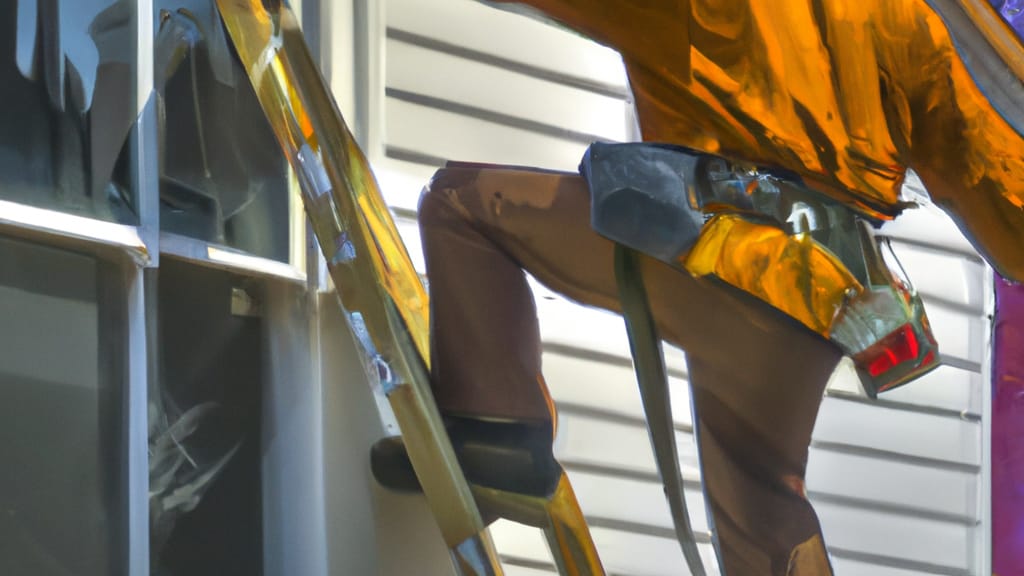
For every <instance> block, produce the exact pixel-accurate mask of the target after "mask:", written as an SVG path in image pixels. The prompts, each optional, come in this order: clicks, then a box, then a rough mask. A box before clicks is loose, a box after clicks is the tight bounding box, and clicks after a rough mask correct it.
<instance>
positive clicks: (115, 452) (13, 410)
mask: <svg viewBox="0 0 1024 576" xmlns="http://www.w3.org/2000/svg"><path fill="white" fill-rule="evenodd" d="M111 276H114V275H111V274H105V273H104V270H103V265H102V264H100V263H98V262H97V261H96V260H94V259H92V258H90V257H87V256H81V255H78V254H73V253H70V252H65V251H61V250H55V249H50V248H44V247H40V246H34V245H31V244H27V243H23V242H20V241H14V240H10V239H5V238H2V237H0V318H2V319H3V321H2V322H0V462H2V465H0V466H2V470H3V472H2V473H0V574H11V575H15V574H32V575H33V576H49V575H53V576H58V575H59V576H64V575H67V574H75V575H76V576H106V575H108V574H123V573H124V566H123V562H122V559H123V558H124V550H125V537H124V526H125V523H124V520H123V519H124V510H125V505H124V503H125V502H126V496H125V491H124V489H123V487H124V482H123V478H124V476H123V470H124V469H125V468H124V465H123V463H124V459H123V457H122V454H123V450H122V446H123V443H122V441H121V438H122V430H123V428H122V424H121V423H122V421H123V419H122V410H121V398H122V390H123V385H122V383H123V374H122V373H121V371H120V370H119V369H118V368H117V367H118V366H120V365H121V363H119V362H116V361H115V360H116V359H117V358H123V354H124V347H123V345H122V344H123V335H124V332H123V330H122V328H121V326H120V325H119V324H118V323H117V318H118V317H119V314H118V313H117V308H118V306H117V305H116V304H113V302H112V298H114V297H116V296H117V295H116V294H111V293H110V292H111V290H110V287H109V286H107V283H106V281H105V279H109V278H110V277H111ZM114 277H116V276H114ZM122 297H123V295H122Z"/></svg>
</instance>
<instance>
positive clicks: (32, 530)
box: [0, 0, 323, 576]
mask: <svg viewBox="0 0 1024 576" xmlns="http://www.w3.org/2000/svg"><path fill="white" fill-rule="evenodd" d="M137 6H143V7H144V8H143V9H142V12H140V11H139V9H138V8H137ZM150 8H152V9H150ZM0 18H2V22H3V23H2V24H0V27H3V29H4V31H5V32H6V34H4V35H3V37H4V38H5V40H4V41H3V42H2V43H0V99H2V100H0V101H2V102H3V103H4V106H3V107H2V109H0V462H2V463H3V464H2V467H3V473H2V474H0V574H33V575H35V574H39V575H42V576H46V575H50V574H52V575H54V576H57V575H65V574H76V575H83V576H89V575H107V574H127V575H128V576H145V575H147V574H150V573H152V574H161V576H174V575H178V574H188V575H193V574H195V575H200V576H201V575H202V574H247V575H248V574H261V573H264V572H265V571H267V570H266V569H265V566H264V563H265V561H266V560H265V559H266V558H275V557H278V556H283V555H284V554H286V553H289V552H288V550H286V549H285V546H284V545H283V544H280V543H278V542H277V541H267V538H265V537H264V526H266V525H270V526H272V528H271V530H274V529H275V528H273V527H274V526H277V525H281V524H284V522H283V521H281V520H280V519H279V516H281V515H289V514H290V516H289V519H290V520H289V523H288V524H287V525H288V526H289V528H290V529H297V527H301V526H303V525H300V523H301V522H307V523H308V524H309V525H315V523H314V522H313V521H312V520H309V518H313V512H314V511H316V512H317V513H319V514H320V516H319V522H321V524H320V525H321V526H322V522H323V519H322V505H320V504H318V502H320V500H317V499H316V498H315V497H313V496H312V495H311V494H312V492H311V491H309V490H307V491H302V490H298V491H297V492H298V493H302V494H304V495H305V496H304V497H305V499H306V500H308V502H309V504H308V505H305V504H304V505H303V506H290V507H287V509H283V510H282V509H281V508H283V507H278V508H274V509H272V510H269V511H268V509H267V508H266V507H265V506H264V501H265V499H266V498H276V497H277V496H276V495H277V494H279V493H290V492H289V490H292V484H290V483H291V482H293V481H295V480H293V478H292V477H291V476H288V474H289V473H290V472H289V469H288V468H287V467H286V466H283V465H282V461H289V462H294V461H299V460H301V459H296V458H293V459H292V460H288V458H292V456H291V452H290V451H289V448H290V447H291V446H293V445H300V446H301V445H309V446H316V447H319V446H321V442H320V441H319V440H314V441H310V440H308V439H309V438H310V437H314V436H315V435H316V434H318V433H319V429H318V428H313V427H311V426H306V427H303V426H300V425H298V424H300V423H301V424H305V423H307V422H318V420H316V419H315V418H314V417H313V415H315V410H316V409H318V408H319V405H318V404H316V403H315V402H316V400H317V399H318V396H316V395H315V394H313V393H312V392H311V391H315V390H317V388H316V386H315V385H314V383H313V382H312V379H313V378H314V376H315V374H316V371H315V370H313V369H312V367H311V366H310V358H311V356H310V350H309V341H308V336H309V334H308V330H309V315H310V314H312V313H313V310H312V308H307V307H306V306H305V305H304V302H305V301H306V299H307V296H308V294H307V289H306V277H305V271H304V269H305V250H306V244H305V236H304V234H305V230H304V226H303V216H304V215H303V213H302V212H301V208H300V207H299V203H298V200H297V196H296V195H295V193H294V190H293V185H292V178H291V175H290V173H289V171H288V168H287V164H286V162H285V161H284V159H283V157H282V155H281V153H280V151H279V150H280V149H279V147H278V145H277V143H276V141H275V140H274V138H273V136H272V134H271V132H270V129H269V127H268V126H267V124H266V120H265V119H264V116H263V113H262V111H261V110H260V107H259V105H258V102H257V101H256V98H255V95H254V93H253V91H252V89H251V88H250V86H249V82H248V79H247V78H246V76H245V74H244V71H243V70H242V69H241V67H240V66H239V65H238V64H237V61H236V58H237V57H236V56H235V54H234V52H233V49H232V48H231V47H230V44H229V43H228V39H227V37H226V32H225V31H224V30H223V28H222V26H221V24H220V22H219V20H218V19H217V17H216V12H215V8H214V3H213V1H212V0H177V1H170V0H153V1H152V2H139V3H136V2H134V1H131V0H52V1H51V0H48V1H42V0H12V1H10V2H2V3H0ZM139 47H143V49H145V50H146V53H141V52H140V53H138V55H137V54H136V51H137V50H138V49H139ZM146 47H152V48H151V50H150V49H148V48H146ZM154 85H155V86H157V88H158V92H159V94H158V95H157V96H154V97H153V98H152V99H150V100H147V101H145V102H138V101H137V96H136V95H137V94H148V93H150V91H151V90H152V88H153V86H154ZM304 337H305V338H306V339H305V340H303V338H304ZM275 389H277V390H285V391H286V392H287V393H292V392H293V391H294V390H299V389H301V390H303V391H304V394H305V396H303V397H302V402H303V403H302V404H301V407H302V410H304V411H303V412H301V414H299V413H296V412H295V407H296V404H295V403H292V404H287V405H286V406H285V409H282V410H280V414H278V413H277V412H275V408H273V407H271V408H268V407H267V406H265V403H264V398H265V396H266V395H267V394H268V393H270V392H269V391H272V390H275ZM268 418H269V419H270V421H271V422H272V423H273V424H274V426H276V427H277V428H269V430H271V431H274V433H275V434H277V436H276V437H278V438H283V437H287V438H288V442H289V443H288V444H282V445H280V446H268V445H267V443H268V442H269V441H270V440H269V439H270V438H272V437H271V436H268V435H267V434H268V433H269V432H268V427H267V425H266V421H267V419H268ZM292 419H294V423H293V420H292ZM175 425H177V426H178V427H177V428H173V427H174V426H175ZM289 426H291V428H289ZM171 428H173V431H172V432H173V433H168V430H169V429H171ZM186 430H187V433H183V432H184V431H186ZM282 430H286V432H287V434H286V433H285V432H282ZM161 442H164V443H165V444H161ZM166 444H170V448H168V446H167V445H166ZM162 455H163V456H167V457H166V458H163V459H161V458H160V456H162ZM302 458H305V460H302V464H303V465H304V466H305V465H307V464H309V462H314V463H315V461H316V459H317V458H319V455H318V453H313V452H312V451H307V452H306V453H304V454H303V455H302ZM265 470H269V471H270V472H269V473H268V472H265ZM204 474H205V475H206V477H204V478H200V476H203V475H204ZM296 475H301V477H302V478H303V479H305V478H310V477H314V476H311V475H310V474H309V473H308V472H307V469H306V468H301V469H299V470H298V471H297V472H296ZM267 478H269V480H267ZM268 485H270V486H271V488H268ZM151 489H152V491H153V493H154V494H157V495H163V496H166V495H168V494H169V493H171V492H173V493H174V497H175V498H178V500H175V499H174V498H171V500H170V501H159V500H158V499H156V498H154V499H151V498H150V492H151ZM175 490H177V492H174V491H175ZM268 490H274V492H273V493H269V494H270V495H269V496H268ZM155 504H160V505H161V506H165V507H169V508H172V511H173V512H174V513H172V514H169V515H165V514H161V511H162V509H160V508H153V506H154V505H155ZM299 509H301V514H299V513H296V512H294V511H295V510H299ZM186 510H187V511H190V513H189V514H184V513H179V512H184V511H186ZM275 514H276V515H277V516H275ZM303 529H304V530H307V532H308V531H309V529H308V528H303ZM275 547H276V548H275ZM275 554H276V556H275ZM270 572H271V573H274V572H273V571H270ZM284 573H288V572H287V571H285V572H284ZM303 573H305V572H303Z"/></svg>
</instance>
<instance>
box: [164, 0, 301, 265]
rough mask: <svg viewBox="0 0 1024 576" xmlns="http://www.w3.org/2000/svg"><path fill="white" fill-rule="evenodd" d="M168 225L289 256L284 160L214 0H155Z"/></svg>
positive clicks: (240, 246)
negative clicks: (221, 20) (162, 111)
mask: <svg viewBox="0 0 1024 576" xmlns="http://www.w3.org/2000/svg"><path fill="white" fill-rule="evenodd" d="M154 7H155V9H156V11H157V18H156V20H157V30H156V40H155V49H154V74H155V75H156V83H157V86H158V89H160V91H161V92H162V95H163V100H162V103H163V109H164V113H163V114H161V123H160V154H161V169H160V222H161V227H162V228H163V229H164V230H168V231H171V232H176V233H179V234H184V235H186V236H191V237H194V238H200V239H202V240H207V241H212V242H218V243H221V244H226V245H228V246H231V247H234V248H237V249H239V250H244V251H246V252H250V253H253V254H256V255H259V256H264V257H267V258H273V259H275V260H280V261H286V260H287V258H288V224H289V223H288V171H287V163H286V162H285V160H284V156H283V155H282V154H281V150H280V148H279V146H278V145H277V142H276V140H275V139H274V135H273V133H272V132H271V130H270V126H269V124H268V123H267V120H266V118H265V117H264V115H263V111H262V110H261V109H260V105H259V102H258V101H257V99H256V93H255V92H254V91H253V89H252V86H251V85H250V84H249V80H248V78H247V76H246V74H245V70H244V69H243V68H242V67H241V64H239V62H238V57H237V55H236V54H235V51H234V48H233V47H232V46H231V45H230V40H229V38H228V36H227V32H226V30H225V29H224V28H223V25H222V24H221V22H220V19H219V17H218V15H217V13H216V10H215V8H214V5H213V2H212V0H157V1H156V2H154Z"/></svg>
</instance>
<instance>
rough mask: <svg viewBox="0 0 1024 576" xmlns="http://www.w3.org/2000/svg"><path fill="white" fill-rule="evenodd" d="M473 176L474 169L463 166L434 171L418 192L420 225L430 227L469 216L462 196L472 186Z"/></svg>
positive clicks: (474, 175)
mask: <svg viewBox="0 0 1024 576" xmlns="http://www.w3.org/2000/svg"><path fill="white" fill-rule="evenodd" d="M475 177H476V171H475V170H467V169H465V168H441V169H440V170H438V171H437V172H435V173H434V176H433V177H431V179H430V182H429V183H427V185H426V186H425V187H424V188H423V192H422V193H421V194H420V202H419V211H418V215H419V223H420V226H421V227H431V226H436V225H437V224H439V223H442V222H450V221H451V220H452V219H453V218H456V219H459V218H461V219H468V218H470V213H469V210H468V209H467V207H466V205H465V203H464V202H463V200H462V196H463V195H464V193H465V191H466V190H468V189H469V188H470V187H471V186H472V184H473V181H474V180H475Z"/></svg>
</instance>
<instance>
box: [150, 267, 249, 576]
mask: <svg viewBox="0 0 1024 576" xmlns="http://www.w3.org/2000/svg"><path fill="white" fill-rule="evenodd" d="M158 292H159V296H158V301H159V302H158V306H157V308H158V318H159V322H158V324H159V344H158V350H159V354H160V361H159V364H160V366H161V369H160V386H159V388H160V392H159V393H160V397H159V401H160V405H159V406H155V405H153V404H152V402H153V401H154V400H156V399H155V398H151V399H150V401H151V408H150V414H151V422H152V421H153V420H156V421H157V422H158V428H161V429H171V428H173V429H174V430H177V431H178V432H177V435H176V439H177V440H178V441H177V442H176V443H175V444H174V445H166V446H165V449H159V448H156V449H155V448H153V447H152V444H151V449H150V454H151V456H150V459H151V460H150V465H151V466H157V467H158V468H159V469H163V470H167V471H171V470H173V472H161V471H160V470H157V473H155V474H151V476H150V480H151V483H150V496H151V501H150V514H151V516H150V521H151V525H152V529H153V533H152V537H151V540H150V542H151V550H150V551H151V555H152V559H153V562H154V564H153V573H154V574H161V575H162V576H206V575H210V576H226V575H238V576H243V575H245V576H249V575H258V574H261V573H262V572H263V547H262V538H263V532H262V521H263V513H262V483H261V475H260V466H261V456H262V450H261V434H262V427H261V415H262V412H263V410H262V394H263V381H264V374H265V352H264V351H265V350H266V345H265V341H264V321H263V318H262V310H261V306H260V302H261V301H262V299H263V296H262V292H263V290H262V287H261V285H260V284H258V283H253V282H252V281H251V280H247V279H244V278H239V277H236V276H234V275H231V274H228V273H226V272H221V271H218V270H211V269H208V268H202V267H198V266H193V265H189V264H186V263H182V262H178V261H175V260H173V259H171V258H164V259H162V260H161V261H160V280H159V284H158ZM154 416H155V417H154ZM185 455H187V458H186V457H185ZM159 462H177V464H176V465H175V466H173V467H170V468H168V467H165V466H162V465H160V464H159ZM156 482H159V485H158V484H157V483H156ZM183 496H184V497H183Z"/></svg>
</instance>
